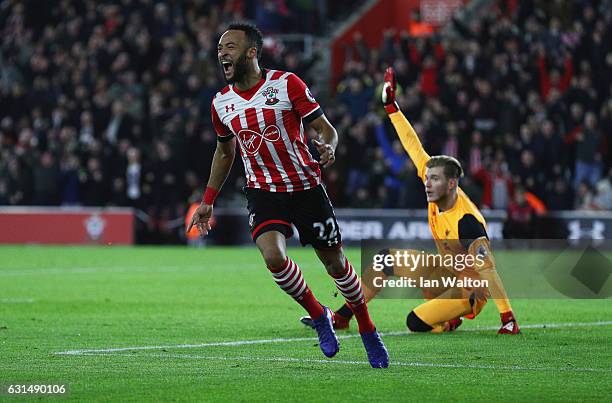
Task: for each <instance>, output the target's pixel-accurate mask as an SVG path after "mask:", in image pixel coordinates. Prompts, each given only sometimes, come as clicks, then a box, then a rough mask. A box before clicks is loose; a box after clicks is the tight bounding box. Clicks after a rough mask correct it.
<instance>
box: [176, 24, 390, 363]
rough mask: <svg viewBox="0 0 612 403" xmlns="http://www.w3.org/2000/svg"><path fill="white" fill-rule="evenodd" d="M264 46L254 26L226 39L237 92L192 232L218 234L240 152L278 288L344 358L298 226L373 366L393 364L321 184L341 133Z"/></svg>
mask: <svg viewBox="0 0 612 403" xmlns="http://www.w3.org/2000/svg"><path fill="white" fill-rule="evenodd" d="M262 47H263V37H262V34H261V32H260V31H259V30H258V29H257V28H256V27H255V26H253V25H250V24H241V23H239V24H231V25H230V26H229V28H228V30H227V31H225V33H223V35H222V36H221V38H220V40H219V44H218V59H219V64H220V65H221V67H222V69H223V74H224V76H225V80H226V81H227V83H228V85H227V86H226V87H225V88H223V89H222V90H221V91H219V92H218V93H217V94H216V95H215V97H214V99H213V101H212V106H211V115H212V121H213V125H214V127H215V131H216V133H217V148H216V151H215V154H214V157H213V161H212V167H211V172H210V177H209V179H208V184H207V187H206V191H205V192H204V197H203V201H202V204H201V205H200V206H199V207H198V208H197V209H196V211H195V213H194V214H193V218H192V220H191V222H190V225H189V228H188V231H189V229H190V228H191V227H193V226H196V227H197V228H198V229H199V231H200V233H201V234H202V235H206V234H207V233H208V231H209V230H210V219H211V216H212V212H213V203H214V201H215V197H216V196H217V194H218V192H219V191H220V189H221V187H222V186H223V183H224V182H225V179H226V178H227V175H228V173H229V171H230V169H231V166H232V163H233V160H234V156H235V149H236V146H237V145H238V148H239V150H240V155H241V157H242V162H243V163H244V169H245V174H246V187H245V188H244V193H245V194H246V198H247V202H248V206H247V207H248V210H249V225H250V232H251V237H252V238H253V241H254V242H255V244H256V245H257V247H258V248H259V251H260V252H261V255H262V256H263V259H264V261H265V264H266V266H267V267H268V269H269V271H270V272H271V273H272V277H273V278H274V281H275V282H276V283H277V284H278V286H279V287H280V288H281V289H282V290H283V291H285V292H286V293H287V294H289V295H290V296H291V297H293V299H295V301H296V302H298V303H299V304H300V305H301V306H302V307H303V308H304V309H305V310H306V311H307V312H308V314H309V315H310V316H311V317H312V318H315V319H314V320H313V327H314V328H315V329H316V330H317V333H318V337H319V346H320V348H321V350H322V351H323V354H325V356H327V357H333V356H334V355H336V353H337V352H338V350H339V348H340V347H339V344H338V338H337V337H336V334H335V332H334V329H333V325H332V312H331V310H330V309H329V308H327V307H325V306H322V305H321V304H320V303H319V301H318V300H317V299H316V298H315V296H314V295H313V293H312V291H311V290H310V288H309V287H308V285H307V283H306V281H305V279H304V277H303V276H302V271H301V270H300V268H299V266H298V265H297V263H296V262H294V261H293V260H291V258H289V257H288V256H287V251H286V238H289V237H291V236H292V233H293V231H292V227H291V225H292V224H293V225H295V226H296V227H297V229H298V231H299V235H300V242H301V243H302V245H306V244H310V245H312V247H313V248H314V250H315V252H316V254H317V256H318V257H319V259H320V260H321V262H322V263H323V265H324V266H325V268H326V270H327V272H328V273H329V275H330V276H331V277H332V278H333V280H334V281H335V283H336V287H337V288H338V290H339V291H340V293H341V294H342V295H343V296H344V298H345V300H346V303H347V304H348V305H347V306H348V307H349V309H350V310H351V313H352V314H354V315H355V317H356V318H357V323H358V325H359V332H360V334H361V338H362V341H363V344H364V346H365V349H366V352H367V356H368V359H369V361H370V364H371V365H372V367H374V368H384V367H387V366H388V365H389V355H388V353H387V349H386V348H385V345H384V344H383V342H382V340H381V338H380V335H379V333H378V332H377V331H376V328H375V327H374V324H373V323H372V320H371V319H370V315H369V313H368V308H367V305H366V303H365V299H364V297H363V291H362V288H361V282H360V280H359V277H358V276H357V274H356V273H355V270H354V269H353V266H352V265H351V264H350V263H349V261H348V259H347V258H346V257H345V255H344V252H343V249H342V239H341V235H340V231H339V229H338V223H337V221H336V217H335V215H334V210H333V208H332V205H331V203H330V201H329V198H328V196H327V192H326V191H325V187H324V186H323V184H322V183H321V167H323V168H327V167H329V166H330V165H332V164H333V163H334V161H335V149H336V146H337V144H338V135H337V133H336V130H335V129H334V127H333V126H332V125H331V124H330V123H329V121H328V120H327V118H326V117H325V115H324V114H323V110H322V109H321V107H320V106H319V104H318V103H317V101H316V99H315V98H314V97H313V96H312V94H311V93H310V90H309V89H308V87H307V86H306V84H304V82H303V81H302V80H301V79H300V78H298V77H297V76H296V75H295V74H293V73H290V72H285V71H278V70H268V69H263V68H260V67H259V62H258V60H259V58H260V57H261V52H262ZM304 121H305V122H307V123H308V124H309V125H310V127H312V128H313V129H314V130H315V131H316V132H317V133H318V140H314V141H313V143H314V145H315V146H316V148H317V150H318V151H319V154H320V160H319V161H316V160H315V159H314V158H313V157H312V155H311V154H310V152H309V150H308V146H307V138H306V133H305V132H304V125H303V122H304Z"/></svg>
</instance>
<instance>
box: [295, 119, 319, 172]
mask: <svg viewBox="0 0 612 403" xmlns="http://www.w3.org/2000/svg"><path fill="white" fill-rule="evenodd" d="M300 138H301V139H302V143H304V144H306V147H308V140H307V139H306V136H304V124H303V123H302V122H301V121H300ZM293 149H294V150H295V152H296V153H297V155H298V157H299V158H300V161H301V162H302V166H303V167H304V170H305V171H308V173H309V174H310V176H312V177H313V178H315V180H316V182H317V183H319V177H318V176H317V174H316V173H315V172H314V171H313V170H312V169H311V168H310V166H308V165H307V164H306V163H305V162H304V160H303V159H302V154H301V153H300V149H299V147H298V146H297V139H296V140H295V141H294V142H293ZM306 152H307V153H308V156H310V157H311V158H312V156H311V155H310V151H308V150H307V151H306Z"/></svg>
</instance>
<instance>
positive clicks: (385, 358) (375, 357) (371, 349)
mask: <svg viewBox="0 0 612 403" xmlns="http://www.w3.org/2000/svg"><path fill="white" fill-rule="evenodd" d="M361 340H362V341H363V346H364V347H365V350H366V353H367V354H368V361H370V365H371V366H372V368H387V367H388V366H389V353H388V352H387V348H386V347H385V343H383V341H382V339H381V338H380V334H378V331H376V330H374V331H373V332H372V333H361Z"/></svg>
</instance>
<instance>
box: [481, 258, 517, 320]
mask: <svg viewBox="0 0 612 403" xmlns="http://www.w3.org/2000/svg"><path fill="white" fill-rule="evenodd" d="M478 274H479V275H480V278H481V279H483V280H487V282H488V283H489V292H490V293H491V298H492V299H493V301H494V302H495V305H497V310H499V313H500V314H502V313H506V312H510V311H512V306H510V300H509V299H508V295H507V294H506V290H505V289H504V285H503V283H502V281H501V278H500V277H499V274H497V270H495V269H494V268H488V269H485V270H481V271H479V272H478Z"/></svg>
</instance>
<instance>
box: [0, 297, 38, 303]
mask: <svg viewBox="0 0 612 403" xmlns="http://www.w3.org/2000/svg"><path fill="white" fill-rule="evenodd" d="M35 302H36V300H35V299H34V298H0V304H33V303H35Z"/></svg>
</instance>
